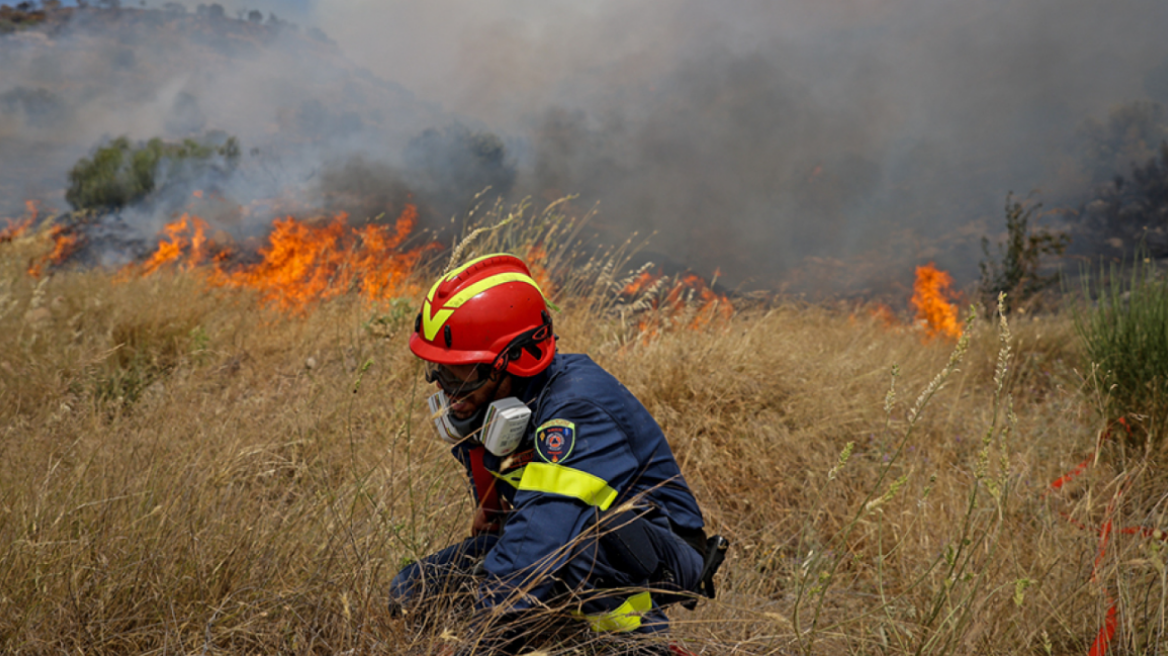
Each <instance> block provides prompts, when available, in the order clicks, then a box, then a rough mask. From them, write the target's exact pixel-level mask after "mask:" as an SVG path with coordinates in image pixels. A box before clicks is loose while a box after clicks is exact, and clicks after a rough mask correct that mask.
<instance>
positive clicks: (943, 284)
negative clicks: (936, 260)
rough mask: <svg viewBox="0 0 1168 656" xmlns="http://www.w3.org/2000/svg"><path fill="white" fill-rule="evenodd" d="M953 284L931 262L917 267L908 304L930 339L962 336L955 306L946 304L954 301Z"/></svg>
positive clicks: (945, 274)
mask: <svg viewBox="0 0 1168 656" xmlns="http://www.w3.org/2000/svg"><path fill="white" fill-rule="evenodd" d="M952 284H953V278H952V277H950V276H949V274H948V273H946V272H944V271H942V270H940V269H938V268H937V267H936V266H935V265H934V264H933V263H932V262H930V263H928V264H926V265H925V266H919V267H917V271H916V280H915V281H914V282H913V295H912V299H911V300H910V302H911V303H912V305H913V307H915V308H916V310H917V319H918V320H920V321H921V322H923V323H924V326H925V330H927V331H928V335H929V337H930V338H932V337H936V336H937V335H945V336H947V337H953V338H957V337H961V324H960V323H959V322H958V321H957V306H956V305H954V304H953V303H950V302H949V299H951V298H953V292H952V291H951V290H950V286H951V285H952Z"/></svg>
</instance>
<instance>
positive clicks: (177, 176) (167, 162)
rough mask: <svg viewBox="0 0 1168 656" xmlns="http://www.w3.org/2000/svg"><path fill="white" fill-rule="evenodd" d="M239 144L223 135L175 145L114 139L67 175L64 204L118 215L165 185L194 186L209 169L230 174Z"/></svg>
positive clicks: (211, 134) (219, 134) (161, 141)
mask: <svg viewBox="0 0 1168 656" xmlns="http://www.w3.org/2000/svg"><path fill="white" fill-rule="evenodd" d="M238 160H239V142H238V141H237V140H236V139H235V137H228V136H227V135H224V134H222V133H215V132H212V133H208V134H207V135H206V136H204V137H203V138H202V139H201V140H195V139H184V140H183V141H181V142H178V143H173V142H167V141H163V140H162V139H158V138H154V139H151V140H150V141H147V142H145V143H138V144H131V143H130V140H129V139H128V138H127V137H118V138H117V139H114V140H113V141H111V142H109V143H108V144H106V145H104V146H101V147H99V148H98V149H97V150H96V151H94V153H93V157H92V158H88V157H83V158H81V159H80V160H78V161H77V163H76V164H75V165H74V166H73V168H72V169H71V170H70V171H69V189H68V190H67V191H66V192H65V200H66V201H68V202H69V204H70V205H72V206H73V208H74V209H76V210H116V209H120V208H122V207H125V206H126V205H129V204H131V203H136V202H138V201H140V200H142V199H144V198H146V197H147V196H148V195H149V194H150V193H152V192H154V191H155V189H156V187H158V186H159V185H163V184H166V183H170V184H173V183H176V182H181V181H184V180H193V179H195V178H196V177H198V176H200V175H202V174H204V173H205V172H207V171H208V170H210V169H220V170H223V169H226V170H230V169H233V168H234V167H235V164H236V162H237V161H238Z"/></svg>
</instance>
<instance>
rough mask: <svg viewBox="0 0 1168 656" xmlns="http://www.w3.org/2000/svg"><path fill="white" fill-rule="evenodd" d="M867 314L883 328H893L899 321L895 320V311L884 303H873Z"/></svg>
mask: <svg viewBox="0 0 1168 656" xmlns="http://www.w3.org/2000/svg"><path fill="white" fill-rule="evenodd" d="M869 314H870V315H871V316H872V318H873V319H875V320H876V321H878V322H880V325H882V326H884V327H885V328H894V327H896V326H897V325H898V324H899V323H900V322H899V321H897V320H896V313H895V312H893V311H892V308H890V307H888V306H887V305H885V304H884V303H877V304H875V305H873V306H872V308H871V309H870V310H869Z"/></svg>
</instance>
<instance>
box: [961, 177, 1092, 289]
mask: <svg viewBox="0 0 1168 656" xmlns="http://www.w3.org/2000/svg"><path fill="white" fill-rule="evenodd" d="M1041 209H1042V203H1036V204H1030V203H1029V202H1028V201H1016V200H1014V196H1013V194H1007V195H1006V239H1005V241H1004V242H999V243H998V244H997V247H998V259H995V258H994V256H993V254H992V253H991V252H990V241H989V239H988V238H985V237H982V240H981V250H982V253H984V254H985V259H984V260H982V261H981V262H980V263H979V264H978V266H979V267H980V269H981V281H980V282H979V284H978V292H979V294H980V295H981V297H982V303H983V305H984V306H985V307H986V308H993V307H996V306H997V298H998V295H999V294H1001V293H1003V292H1004V293H1005V294H1006V310H1007V312H1009V311H1013V310H1017V309H1018V308H1019V307H1020V306H1023V305H1025V304H1028V303H1030V302H1031V301H1032V300H1033V299H1034V298H1035V297H1037V296H1038V295H1039V294H1041V293H1042V292H1043V291H1044V290H1045V289H1047V288H1048V287H1050V286H1051V285H1053V284H1054V283H1055V282H1056V281H1057V280H1058V275H1057V274H1049V275H1044V274H1043V273H1042V272H1041V271H1042V266H1043V263H1044V259H1045V258H1046V256H1058V255H1062V253H1063V251H1065V250H1066V248H1067V245H1068V244H1069V243H1070V237H1069V236H1068V235H1065V234H1061V233H1056V232H1051V231H1050V230H1047V229H1046V228H1032V227H1031V225H1030V222H1031V220H1032V219H1034V218H1036V215H1037V214H1038V211H1039V210H1041Z"/></svg>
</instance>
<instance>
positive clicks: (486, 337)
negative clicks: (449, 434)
mask: <svg viewBox="0 0 1168 656" xmlns="http://www.w3.org/2000/svg"><path fill="white" fill-rule="evenodd" d="M410 350H411V351H413V352H414V355H417V356H418V357H419V358H422V359H423V360H427V361H429V362H436V363H438V364H445V365H459V364H477V363H486V364H491V365H492V366H493V367H494V368H495V369H496V370H498V371H506V372H508V373H511V374H514V375H516V376H534V375H535V374H538V373H539V372H541V371H543V370H544V369H546V368H547V366H548V365H549V364H550V363H551V361H552V356H553V355H555V352H556V340H555V336H554V335H553V334H552V318H551V314H550V313H549V312H548V304H547V300H546V299H545V298H544V296H543V291H542V290H541V289H540V288H539V285H538V284H536V282H535V281H534V280H532V278H531V271H529V270H528V268H527V265H526V264H524V263H523V260H520V259H519V258H517V257H515V256H514V255H508V254H506V253H497V254H495V255H486V256H484V257H480V258H478V259H475V260H471V261H470V262H467V263H466V264H464V265H462V266H460V267H458V268H457V269H455V270H453V271H451V272H450V273H447V274H446V275H444V276H442V277H441V278H439V279H438V281H437V282H435V283H434V286H433V287H431V288H430V292H429V293H428V294H426V300H425V301H423V302H422V311H421V312H420V313H419V314H418V318H417V320H416V322H415V324H414V333H413V334H412V335H410Z"/></svg>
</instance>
